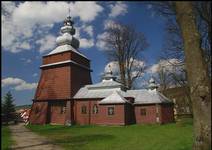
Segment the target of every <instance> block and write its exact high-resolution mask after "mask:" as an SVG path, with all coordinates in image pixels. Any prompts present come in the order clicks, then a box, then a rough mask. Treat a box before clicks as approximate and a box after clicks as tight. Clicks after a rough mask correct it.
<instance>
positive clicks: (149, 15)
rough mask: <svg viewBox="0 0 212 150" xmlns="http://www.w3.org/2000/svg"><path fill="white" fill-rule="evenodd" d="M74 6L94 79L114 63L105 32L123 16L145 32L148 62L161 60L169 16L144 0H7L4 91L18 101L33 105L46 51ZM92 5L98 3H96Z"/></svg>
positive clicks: (4, 24)
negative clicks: (105, 44) (105, 46)
mask: <svg viewBox="0 0 212 150" xmlns="http://www.w3.org/2000/svg"><path fill="white" fill-rule="evenodd" d="M68 7H70V9H71V16H72V17H73V20H74V22H75V27H76V30H77V32H78V33H77V35H76V37H77V38H78V39H80V41H81V43H80V44H81V46H80V52H82V53H83V54H84V55H86V56H87V57H88V58H89V59H90V60H91V68H92V70H93V72H92V81H93V83H97V82H99V81H100V74H101V73H102V72H103V71H104V68H105V66H106V64H107V63H108V61H107V59H106V56H105V54H104V53H103V50H102V49H101V47H100V46H97V43H98V42H99V38H98V37H99V36H100V35H102V34H103V33H104V32H105V29H104V27H105V24H107V23H108V22H110V21H119V22H122V23H124V24H132V25H134V26H135V27H136V31H139V32H143V33H144V34H145V36H146V39H147V41H148V43H149V47H148V48H147V49H145V51H144V52H142V54H141V55H142V56H143V57H144V62H145V64H146V66H150V67H151V66H153V65H155V64H157V63H158V60H159V58H160V55H161V52H162V45H163V41H164V40H163V39H164V34H165V31H164V25H165V19H164V18H162V17H160V16H158V15H156V14H155V12H154V10H153V9H152V7H151V5H144V4H143V3H140V2H101V3H99V2H91V3H86V2H75V3H74V2H70V3H68V2H46V3H44V2H16V3H14V2H4V3H3V6H2V12H3V13H2V95H4V94H5V93H6V92H7V91H8V90H11V92H12V94H13V96H14V99H15V104H17V105H22V104H31V103H32V101H31V99H33V97H34V92H35V89H36V84H37V83H38V81H39V77H40V69H39V66H40V65H41V63H42V56H43V55H45V54H48V53H49V52H50V51H51V50H53V49H54V48H55V47H56V45H55V44H56V42H55V38H56V37H57V36H59V30H60V27H61V26H62V25H63V20H64V19H65V18H66V16H67V14H68V9H67V8H68ZM91 7H92V8H91Z"/></svg>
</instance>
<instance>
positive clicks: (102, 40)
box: [96, 32, 109, 50]
mask: <svg viewBox="0 0 212 150" xmlns="http://www.w3.org/2000/svg"><path fill="white" fill-rule="evenodd" d="M108 36H109V34H108V32H103V33H101V34H99V35H98V36H97V42H96V47H97V48H99V50H107V49H108V48H107V45H106V42H105V39H106V38H107V37H108Z"/></svg>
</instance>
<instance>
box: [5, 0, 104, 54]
mask: <svg viewBox="0 0 212 150" xmlns="http://www.w3.org/2000/svg"><path fill="white" fill-rule="evenodd" d="M2 5H3V6H2V12H3V13H2V17H1V19H2V47H3V50H6V51H9V52H12V53H18V52H21V51H24V50H30V49H31V48H32V46H34V44H36V43H34V41H38V40H39V39H38V38H39V37H42V36H43V35H44V34H47V33H48V32H49V31H50V29H51V28H52V27H53V26H54V24H55V23H58V22H62V21H63V20H64V18H65V17H66V16H67V14H68V7H69V6H70V9H71V16H72V17H79V18H80V20H81V21H82V22H91V21H93V20H94V19H95V18H96V17H97V16H98V15H99V13H100V12H102V11H103V8H102V7H101V6H100V5H98V4H97V3H96V2H75V3H73V2H70V3H68V2H53V1H50V2H20V3H19V4H18V5H17V6H16V5H15V2H2ZM91 8H92V9H91ZM86 31H87V32H88V34H90V35H91V34H92V29H91V27H88V28H87V29H86ZM44 40H45V39H44ZM52 40H53V39H48V40H47V41H48V42H50V43H48V44H50V46H47V44H46V45H41V47H40V52H43V51H47V50H48V49H50V48H52V45H53V44H52ZM41 43H42V42H40V43H37V44H41Z"/></svg>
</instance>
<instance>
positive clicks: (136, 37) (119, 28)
mask: <svg viewBox="0 0 212 150" xmlns="http://www.w3.org/2000/svg"><path fill="white" fill-rule="evenodd" d="M106 32H107V36H106V38H105V39H104V42H105V43H106V45H107V47H108V49H107V51H105V52H106V54H107V56H108V59H109V60H110V61H111V60H112V61H117V62H118V65H119V73H120V80H121V82H122V83H123V84H124V85H125V86H128V88H132V85H133V82H134V81H135V79H136V78H138V77H140V76H141V75H142V72H143V70H144V66H143V65H139V61H140V60H141V57H140V52H142V51H143V50H144V49H145V48H147V46H148V44H147V41H146V38H145V36H144V34H143V33H141V32H136V31H135V29H134V28H133V27H132V26H128V25H123V24H121V23H113V24H111V25H110V26H109V27H108V29H107V31H106Z"/></svg>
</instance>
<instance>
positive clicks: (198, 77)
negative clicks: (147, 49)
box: [155, 1, 211, 150]
mask: <svg viewBox="0 0 212 150" xmlns="http://www.w3.org/2000/svg"><path fill="white" fill-rule="evenodd" d="M155 6H156V7H157V10H158V12H161V14H162V15H164V16H166V17H168V18H170V16H171V17H172V18H173V19H174V20H175V22H176V25H177V26H178V27H179V31H180V32H178V33H180V35H181V37H182V42H183V44H182V47H181V48H180V49H181V50H183V51H184V54H185V66H186V72H187V79H188V83H189V92H190V96H191V100H192V107H193V116H194V144H193V150H209V149H211V84H210V82H211V72H210V71H211V70H210V67H208V66H210V65H211V42H210V41H211V2H204V1H201V2H200V1H199V2H158V3H155ZM205 43H206V44H205ZM176 46H179V45H176Z"/></svg>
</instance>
